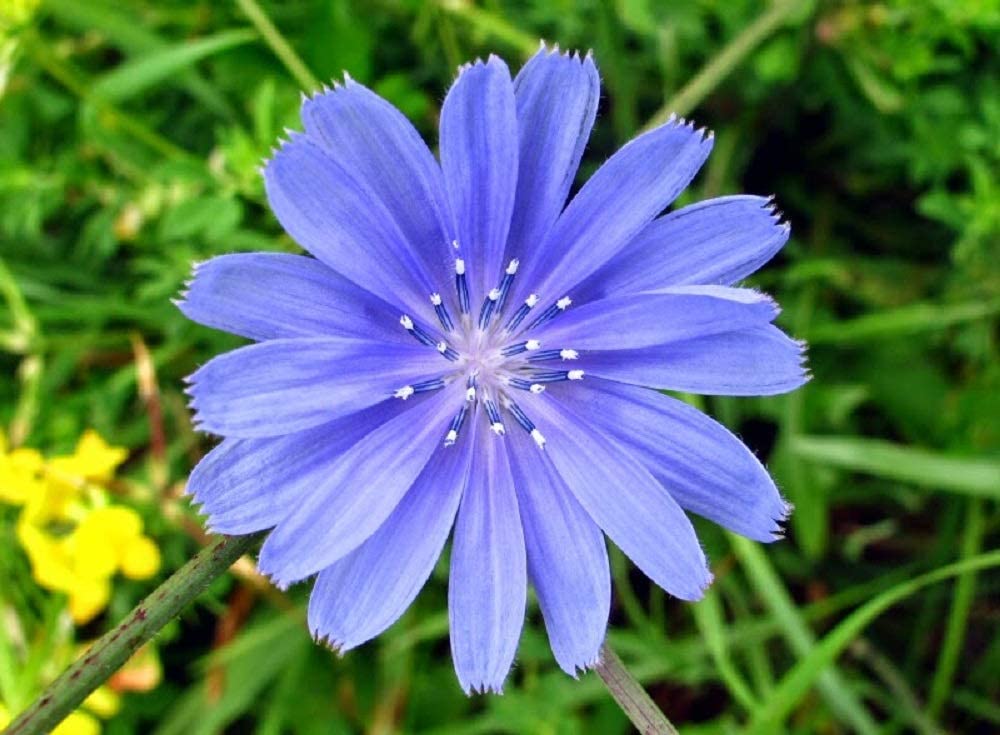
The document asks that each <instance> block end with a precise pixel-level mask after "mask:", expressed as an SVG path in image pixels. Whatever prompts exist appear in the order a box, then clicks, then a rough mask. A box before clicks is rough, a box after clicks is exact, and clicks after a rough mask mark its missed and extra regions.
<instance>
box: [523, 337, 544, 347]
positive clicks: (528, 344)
mask: <svg viewBox="0 0 1000 735" xmlns="http://www.w3.org/2000/svg"><path fill="white" fill-rule="evenodd" d="M541 346H542V343H541V342H539V341H538V340H537V339H529V340H528V341H527V342H525V343H524V349H526V350H537V349H538V348H539V347H541Z"/></svg>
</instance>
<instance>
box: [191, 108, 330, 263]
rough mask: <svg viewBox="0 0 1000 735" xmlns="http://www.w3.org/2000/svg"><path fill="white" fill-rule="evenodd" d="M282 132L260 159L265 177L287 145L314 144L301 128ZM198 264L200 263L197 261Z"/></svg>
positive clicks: (259, 167) (284, 152)
mask: <svg viewBox="0 0 1000 735" xmlns="http://www.w3.org/2000/svg"><path fill="white" fill-rule="evenodd" d="M310 99H314V98H310ZM307 101H308V100H307ZM283 132H284V135H283V136H278V140H277V143H276V145H273V146H271V151H270V154H269V155H267V156H264V157H263V158H262V159H260V165H259V166H258V167H257V170H258V171H259V172H260V175H261V176H264V177H265V178H266V177H267V175H268V173H270V171H271V169H272V168H273V166H274V165H275V164H276V163H277V162H278V160H279V158H282V157H283V156H284V155H287V154H286V150H287V148H288V146H289V145H291V144H292V143H294V142H298V141H299V140H301V141H302V142H303V143H308V144H310V145H315V143H314V142H313V140H312V139H311V138H310V137H309V136H308V135H306V134H305V133H304V132H302V131H301V130H292V129H291V128H285V129H284V131H283ZM317 155H321V154H320V153H319V148H318V147H317ZM198 265H201V264H200V263H199V264H198ZM197 273H198V272H197V270H195V275H197Z"/></svg>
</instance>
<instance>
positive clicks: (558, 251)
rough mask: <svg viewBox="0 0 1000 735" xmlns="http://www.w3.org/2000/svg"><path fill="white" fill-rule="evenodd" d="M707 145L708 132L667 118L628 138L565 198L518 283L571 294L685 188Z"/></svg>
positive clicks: (545, 292) (550, 294)
mask: <svg viewBox="0 0 1000 735" xmlns="http://www.w3.org/2000/svg"><path fill="white" fill-rule="evenodd" d="M711 148H712V139H711V138H710V137H709V138H706V137H704V136H703V135H702V133H700V132H697V131H695V130H694V129H693V128H692V127H691V126H690V125H682V124H680V123H673V122H672V123H667V124H666V125H663V126H662V127H659V128H657V129H655V130H652V131H650V132H648V133H646V134H645V135H641V136H639V137H638V138H636V139H635V140H633V141H631V142H630V143H627V144H626V145H625V146H623V147H622V148H621V149H619V150H618V152H617V153H615V154H614V155H613V156H612V157H611V158H610V159H608V161H607V162H606V163H605V164H604V165H603V166H601V167H600V168H599V169H598V170H597V172H596V173H595V174H594V175H593V176H591V177H590V180H589V181H588V182H587V183H586V184H585V185H584V186H583V188H582V189H581V190H580V192H579V193H578V194H577V195H576V196H575V197H573V199H572V201H570V203H569V205H568V206H567V207H566V210H565V211H564V212H563V213H562V215H561V216H560V217H559V219H558V220H557V221H556V223H555V225H553V227H552V229H551V230H550V231H549V234H548V236H547V237H546V238H545V242H544V243H543V245H542V247H541V248H540V250H539V251H538V253H537V254H536V255H535V257H532V258H530V259H529V260H528V262H527V264H526V266H527V268H526V272H525V273H524V278H523V279H522V280H521V284H522V286H524V288H529V284H530V290H531V291H533V292H536V293H538V294H539V295H541V296H542V298H543V300H551V301H555V300H556V299H558V298H561V297H562V296H564V295H565V294H566V293H567V292H569V293H570V294H571V295H572V288H573V286H576V285H577V284H578V283H580V282H581V281H583V280H584V279H585V278H586V277H587V276H589V275H590V274H591V273H593V272H594V271H596V270H597V269H598V268H600V267H601V266H602V265H604V264H605V263H607V262H608V261H609V260H611V258H613V257H614V256H615V255H616V254H617V253H618V252H619V251H620V250H621V249H622V248H623V247H624V246H625V245H626V244H627V243H628V242H629V241H631V240H632V238H634V237H635V236H636V235H638V234H639V232H641V231H642V229H643V228H644V227H645V226H646V225H648V224H649V223H650V222H651V221H652V220H653V218H654V217H656V215H658V214H659V213H660V212H662V211H663V209H664V208H665V207H666V206H667V205H668V204H670V202H672V201H673V200H674V199H675V198H676V197H677V195H678V194H680V192H681V191H683V190H684V188H685V187H686V186H687V185H688V183H689V182H690V181H691V179H692V178H694V175H695V174H696V173H697V172H698V169H699V168H700V167H701V164H702V163H703V162H704V160H705V158H706V157H707V156H708V153H709V151H710V150H711ZM518 278H519V279H521V275H520V274H519V275H518ZM522 293H523V292H522Z"/></svg>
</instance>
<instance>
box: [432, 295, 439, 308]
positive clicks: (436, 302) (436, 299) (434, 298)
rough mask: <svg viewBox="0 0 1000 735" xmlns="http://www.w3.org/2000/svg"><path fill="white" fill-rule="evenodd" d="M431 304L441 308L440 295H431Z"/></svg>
mask: <svg viewBox="0 0 1000 735" xmlns="http://www.w3.org/2000/svg"><path fill="white" fill-rule="evenodd" d="M431 303H432V304H434V306H441V294H439V293H432V294H431Z"/></svg>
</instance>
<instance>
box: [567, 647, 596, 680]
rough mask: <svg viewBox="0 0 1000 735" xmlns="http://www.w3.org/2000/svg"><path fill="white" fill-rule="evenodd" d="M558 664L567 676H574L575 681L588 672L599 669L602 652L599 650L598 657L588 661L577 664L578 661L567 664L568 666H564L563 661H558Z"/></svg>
mask: <svg viewBox="0 0 1000 735" xmlns="http://www.w3.org/2000/svg"><path fill="white" fill-rule="evenodd" d="M557 663H558V664H559V668H560V669H562V670H563V672H564V673H565V674H566V675H567V676H572V677H573V678H574V679H579V678H580V677H581V676H583V675H584V674H586V673H587V672H589V671H592V670H594V669H595V668H597V665H598V664H599V663H601V652H600V649H598V651H597V654H596V655H594V656H593V657H591V658H589V659H587V660H586V661H581V662H579V663H577V662H576V661H573V662H567V663H566V665H564V664H563V662H561V661H557Z"/></svg>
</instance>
